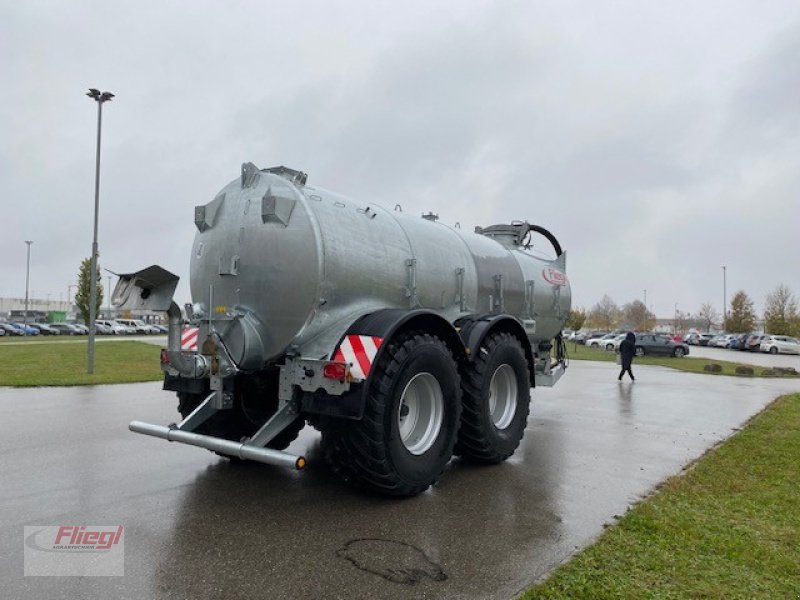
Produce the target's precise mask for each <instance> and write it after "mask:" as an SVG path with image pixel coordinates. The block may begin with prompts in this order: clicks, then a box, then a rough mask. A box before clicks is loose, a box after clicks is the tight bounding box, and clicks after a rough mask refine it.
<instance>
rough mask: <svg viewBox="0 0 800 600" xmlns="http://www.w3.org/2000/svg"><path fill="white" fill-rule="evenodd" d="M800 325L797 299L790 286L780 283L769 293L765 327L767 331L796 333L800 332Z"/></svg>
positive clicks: (765, 308)
mask: <svg viewBox="0 0 800 600" xmlns="http://www.w3.org/2000/svg"><path fill="white" fill-rule="evenodd" d="M799 326H800V314H798V310H797V300H796V299H795V297H794V294H792V291H791V290H790V289H789V287H788V286H786V285H783V284H780V285H779V286H778V287H776V288H775V289H774V290H772V291H771V292H770V293H769V294H767V302H766V306H765V307H764V329H765V330H766V332H767V333H778V334H783V335H795V334H797V333H799V332H800V331H799Z"/></svg>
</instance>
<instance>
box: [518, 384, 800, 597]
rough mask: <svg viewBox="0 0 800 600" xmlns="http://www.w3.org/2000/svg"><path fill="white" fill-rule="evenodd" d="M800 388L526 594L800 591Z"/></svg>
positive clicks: (774, 594) (768, 594) (780, 594)
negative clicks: (798, 491)
mask: <svg viewBox="0 0 800 600" xmlns="http://www.w3.org/2000/svg"><path fill="white" fill-rule="evenodd" d="M799 481H800V394H793V395H790V396H784V397H782V398H779V399H778V400H777V401H776V402H774V403H773V404H772V405H771V406H770V407H768V408H767V409H766V410H765V411H763V412H762V413H761V414H759V415H758V416H756V417H755V418H754V419H752V420H751V421H750V423H748V425H747V426H746V427H745V428H744V429H743V430H742V431H740V432H739V433H737V434H736V435H735V436H733V437H732V438H731V439H729V440H728V441H726V442H725V443H723V444H722V445H720V446H718V447H717V448H715V449H713V450H711V451H709V452H708V453H707V454H706V455H705V456H704V457H703V458H701V459H700V460H699V461H697V462H696V463H694V464H693V465H691V466H690V467H689V468H688V469H686V470H685V472H684V473H683V474H682V475H679V476H675V477H671V478H670V479H668V480H667V481H666V482H665V483H664V484H663V485H662V486H661V487H660V489H659V491H658V492H657V493H656V494H655V495H654V496H652V497H650V498H649V499H647V500H645V501H643V502H642V503H640V504H638V505H637V506H635V507H634V508H633V509H631V510H630V511H629V512H628V513H627V514H626V515H625V516H624V517H622V518H621V519H620V520H619V522H618V523H617V525H615V526H613V527H611V528H609V529H607V530H606V532H605V533H603V535H602V536H601V537H600V539H599V540H598V541H597V542H596V543H595V544H594V545H592V546H590V547H588V548H586V549H585V550H583V551H582V552H580V553H579V554H577V555H576V556H575V557H574V558H573V559H572V560H571V561H570V562H568V563H566V564H564V565H562V566H561V567H559V568H558V569H556V571H555V572H554V573H553V574H552V575H551V577H550V578H549V579H547V580H546V581H545V582H543V583H542V584H540V585H537V586H535V587H533V588H531V589H530V590H528V592H527V593H525V594H524V595H523V596H522V598H524V599H525V600H532V599H538V598H548V599H567V598H569V599H574V598H587V599H593V598H720V599H722V598H725V599H728V598H765V599H766V598H770V599H774V598H798V597H800V494H798V493H797V490H798V482H799Z"/></svg>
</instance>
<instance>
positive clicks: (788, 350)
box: [759, 335, 800, 354]
mask: <svg viewBox="0 0 800 600" xmlns="http://www.w3.org/2000/svg"><path fill="white" fill-rule="evenodd" d="M759 349H760V350H761V352H769V353H770V354H778V353H780V354H800V342H799V341H797V340H796V339H795V338H793V337H789V336H788V335H768V336H767V337H765V338H764V339H763V340H761V346H760V347H759Z"/></svg>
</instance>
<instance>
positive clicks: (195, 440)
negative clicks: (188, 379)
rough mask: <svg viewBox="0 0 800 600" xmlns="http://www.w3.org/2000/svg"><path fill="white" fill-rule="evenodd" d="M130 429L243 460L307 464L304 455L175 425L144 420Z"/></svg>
mask: <svg viewBox="0 0 800 600" xmlns="http://www.w3.org/2000/svg"><path fill="white" fill-rule="evenodd" d="M128 429H130V430H131V431H133V432H134V433H142V434H144V435H152V436H153V437H157V438H161V439H163V440H168V441H170V442H180V443H181V444H188V445H190V446H197V447H199V448H206V449H208V450H213V451H214V452H219V453H220V454H226V455H228V456H235V457H237V458H241V459H243V460H255V461H258V462H261V463H265V464H268V465H279V466H281V467H290V468H293V469H297V470H301V469H304V468H305V466H306V459H305V457H303V456H296V455H294V454H289V453H288V452H281V451H280V450H273V449H272V448H262V447H260V446H255V445H253V444H247V443H244V442H234V441H231V440H225V439H222V438H218V437H213V436H210V435H202V434H199V433H193V432H191V431H183V430H181V429H178V428H176V427H175V426H173V427H165V426H163V425H153V424H152V423H144V422H142V421H131V422H130V424H129V425H128Z"/></svg>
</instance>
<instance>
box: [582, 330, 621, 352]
mask: <svg viewBox="0 0 800 600" xmlns="http://www.w3.org/2000/svg"><path fill="white" fill-rule="evenodd" d="M616 335H617V334H616V333H603V334H595V335H594V336H592V337H590V338H588V339H587V340H586V345H587V346H588V347H590V348H591V347H595V348H605V347H606V342H607V341H610V340H612V339H614V338H615V337H616Z"/></svg>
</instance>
